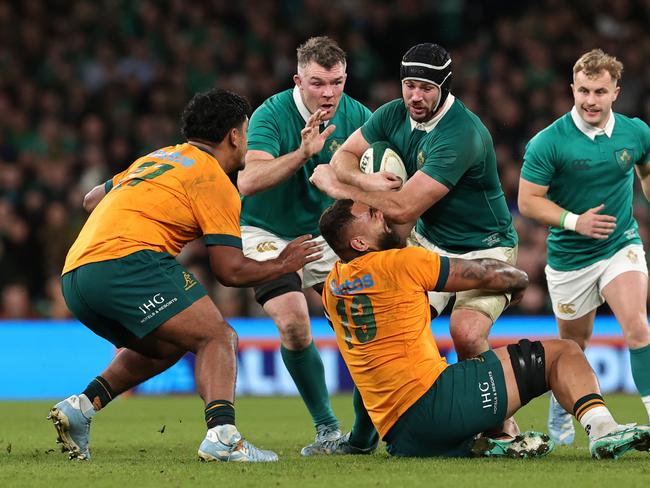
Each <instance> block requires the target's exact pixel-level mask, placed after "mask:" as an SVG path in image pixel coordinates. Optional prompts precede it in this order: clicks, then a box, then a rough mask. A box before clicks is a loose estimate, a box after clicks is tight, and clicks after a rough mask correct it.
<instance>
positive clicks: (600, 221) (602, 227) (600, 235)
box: [576, 203, 616, 239]
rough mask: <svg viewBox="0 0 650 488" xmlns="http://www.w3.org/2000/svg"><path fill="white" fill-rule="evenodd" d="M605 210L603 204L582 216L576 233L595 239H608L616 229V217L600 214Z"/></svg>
mask: <svg viewBox="0 0 650 488" xmlns="http://www.w3.org/2000/svg"><path fill="white" fill-rule="evenodd" d="M604 208H605V204H604V203H601V204H600V205H598V206H597V207H594V208H590V209H589V210H587V211H586V212H585V213H583V214H581V215H580V217H578V222H577V223H576V232H577V233H579V234H582V235H583V236H587V237H593V238H594V239H607V238H608V237H609V235H610V234H611V233H612V232H614V229H616V217H614V216H612V215H605V214H601V213H599V212H600V211H601V210H603V209H604Z"/></svg>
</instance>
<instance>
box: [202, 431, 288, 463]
mask: <svg viewBox="0 0 650 488" xmlns="http://www.w3.org/2000/svg"><path fill="white" fill-rule="evenodd" d="M199 460H201V461H233V462H272V461H277V460H278V455H277V454H276V453H274V452H273V451H266V450H264V449H258V448H257V447H255V446H254V445H253V444H251V443H250V442H248V441H246V440H244V439H242V436H241V434H240V433H239V431H238V430H237V427H235V426H234V425H217V426H216V427H213V428H211V429H209V430H208V433H207V434H206V435H205V439H203V442H201V445H200V446H199Z"/></svg>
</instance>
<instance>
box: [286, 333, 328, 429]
mask: <svg viewBox="0 0 650 488" xmlns="http://www.w3.org/2000/svg"><path fill="white" fill-rule="evenodd" d="M280 353H281V354H282V360H283V361H284V365H285V366H286V368H287V370H288V371H289V374H290V375H291V378H293V381H294V383H295V384H296V387H298V392H299V393H300V396H301V397H302V400H303V401H304V402H305V405H306V406H307V410H309V413H310V415H311V418H312V420H313V421H314V425H316V426H318V425H338V420H337V419H336V417H335V416H334V412H333V411H332V407H331V406H330V399H329V395H328V393H327V385H326V384H325V369H324V368H323V361H322V360H321V357H320V354H319V352H318V349H316V345H315V344H314V341H312V342H311V344H309V346H307V347H306V348H305V349H303V350H302V351H291V350H290V349H287V348H286V347H284V346H281V347H280Z"/></svg>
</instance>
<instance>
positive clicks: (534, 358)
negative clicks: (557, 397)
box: [508, 339, 548, 406]
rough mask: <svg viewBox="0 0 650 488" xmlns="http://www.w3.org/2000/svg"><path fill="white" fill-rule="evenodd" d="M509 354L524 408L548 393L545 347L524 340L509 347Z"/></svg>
mask: <svg viewBox="0 0 650 488" xmlns="http://www.w3.org/2000/svg"><path fill="white" fill-rule="evenodd" d="M508 354H509V355H510V363H511V364H512V369H513V371H514V373H515V379H516V380H517V389H518V390H519V398H520V400H521V404H522V406H523V405H526V404H527V403H528V402H529V401H531V400H532V399H533V398H535V397H538V396H539V395H541V394H542V393H546V392H547V391H548V385H547V384H546V359H545V354H544V346H543V344H542V343H541V342H540V341H534V342H531V341H529V340H528V339H522V340H520V341H519V342H518V343H517V344H510V345H508Z"/></svg>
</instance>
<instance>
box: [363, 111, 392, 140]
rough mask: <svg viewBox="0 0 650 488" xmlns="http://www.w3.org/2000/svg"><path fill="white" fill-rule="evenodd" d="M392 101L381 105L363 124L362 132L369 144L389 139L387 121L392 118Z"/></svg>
mask: <svg viewBox="0 0 650 488" xmlns="http://www.w3.org/2000/svg"><path fill="white" fill-rule="evenodd" d="M392 103H393V102H389V103H387V104H384V105H382V106H381V107H379V108H378V109H377V110H376V111H375V113H373V114H371V115H370V118H369V119H368V120H367V121H366V123H365V124H363V125H362V126H361V134H362V135H363V137H364V139H365V140H366V141H367V142H368V144H372V143H374V142H377V141H387V140H388V139H389V136H388V132H387V130H386V122H387V121H388V120H389V119H390V117H389V112H390V108H391V105H392Z"/></svg>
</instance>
